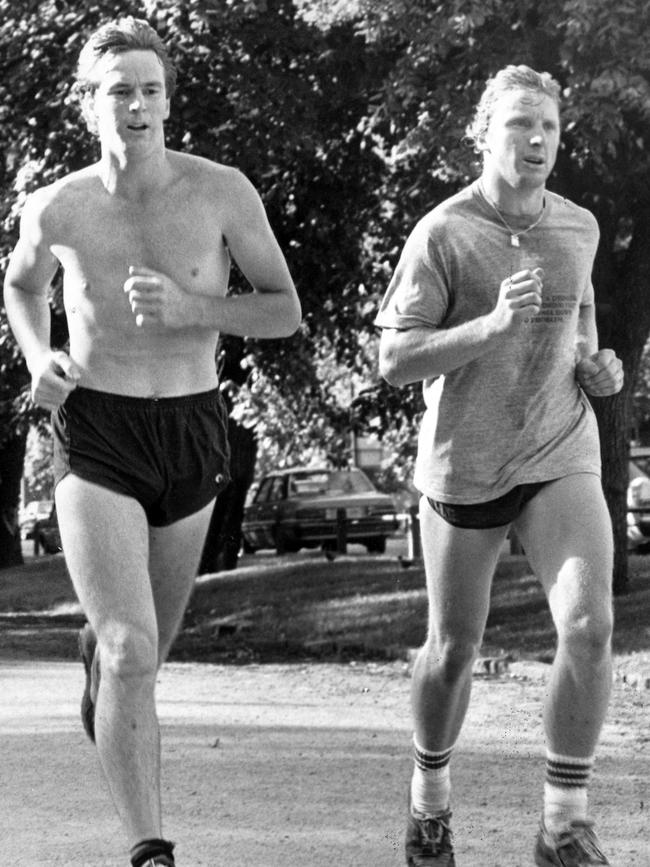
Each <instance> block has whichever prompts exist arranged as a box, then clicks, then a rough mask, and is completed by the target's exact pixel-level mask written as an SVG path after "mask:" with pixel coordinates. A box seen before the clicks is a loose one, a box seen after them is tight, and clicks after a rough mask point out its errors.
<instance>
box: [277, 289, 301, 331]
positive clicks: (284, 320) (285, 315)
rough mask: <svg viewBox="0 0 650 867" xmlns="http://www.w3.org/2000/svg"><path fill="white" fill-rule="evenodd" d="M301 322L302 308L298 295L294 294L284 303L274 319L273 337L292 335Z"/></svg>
mask: <svg viewBox="0 0 650 867" xmlns="http://www.w3.org/2000/svg"><path fill="white" fill-rule="evenodd" d="M301 322H302V308H301V306H300V301H299V300H298V296H297V295H294V296H293V297H292V298H289V299H288V303H287V304H286V305H284V307H283V309H282V312H281V315H280V316H278V317H277V319H276V329H275V332H276V333H275V334H274V335H273V336H274V337H292V336H293V335H294V334H295V333H296V331H297V330H298V328H299V327H300V323H301Z"/></svg>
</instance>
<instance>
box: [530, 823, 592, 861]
mask: <svg viewBox="0 0 650 867" xmlns="http://www.w3.org/2000/svg"><path fill="white" fill-rule="evenodd" d="M535 864H536V865H537V867H592V865H596V864H609V861H608V860H607V858H605V856H604V855H603V853H602V851H601V849H600V843H599V842H598V837H597V836H596V832H595V831H594V823H593V822H589V821H587V820H577V821H575V822H571V824H570V825H567V827H566V828H564V829H563V830H562V831H560V832H559V833H558V834H552V833H551V832H550V831H547V830H546V828H545V827H544V823H543V822H541V823H540V828H539V833H538V834H537V842H536V844H535Z"/></svg>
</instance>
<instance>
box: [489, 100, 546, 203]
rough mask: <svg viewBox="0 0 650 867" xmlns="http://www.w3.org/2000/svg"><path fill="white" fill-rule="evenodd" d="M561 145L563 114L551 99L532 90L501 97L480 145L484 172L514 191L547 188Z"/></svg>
mask: <svg viewBox="0 0 650 867" xmlns="http://www.w3.org/2000/svg"><path fill="white" fill-rule="evenodd" d="M559 143H560V114H559V110H558V106H557V103H556V102H555V100H554V99H552V98H551V97H550V96H546V94H543V93H539V92H536V91H532V90H524V89H519V90H509V91H506V92H505V93H503V94H502V95H501V97H500V98H499V99H498V101H497V103H496V105H495V106H494V111H493V113H492V116H491V118H490V122H489V125H488V129H487V132H486V134H485V136H484V137H482V139H481V141H480V142H479V145H480V146H481V148H482V150H483V159H484V169H486V170H487V171H488V172H490V173H492V174H493V175H497V176H498V177H499V178H500V179H502V180H503V181H505V182H506V183H507V184H508V185H509V186H511V187H512V188H513V189H531V188H535V187H540V186H544V184H545V183H546V179H547V178H548V176H549V175H550V173H551V171H552V169H553V166H554V165H555V158H556V156H557V149H558V146H559Z"/></svg>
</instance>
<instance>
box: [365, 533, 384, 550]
mask: <svg viewBox="0 0 650 867" xmlns="http://www.w3.org/2000/svg"><path fill="white" fill-rule="evenodd" d="M366 548H367V549H368V553H369V554H385V553H386V537H385V536H378V537H377V538H376V539H368V541H367V542H366Z"/></svg>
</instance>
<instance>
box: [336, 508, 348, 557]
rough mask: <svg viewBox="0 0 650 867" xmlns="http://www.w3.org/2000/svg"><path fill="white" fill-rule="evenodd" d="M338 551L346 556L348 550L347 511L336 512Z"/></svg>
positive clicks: (339, 510) (338, 510)
mask: <svg viewBox="0 0 650 867" xmlns="http://www.w3.org/2000/svg"><path fill="white" fill-rule="evenodd" d="M336 550H337V552H338V553H339V554H346V553H347V550H348V522H347V517H346V514H345V509H337V510H336Z"/></svg>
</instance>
